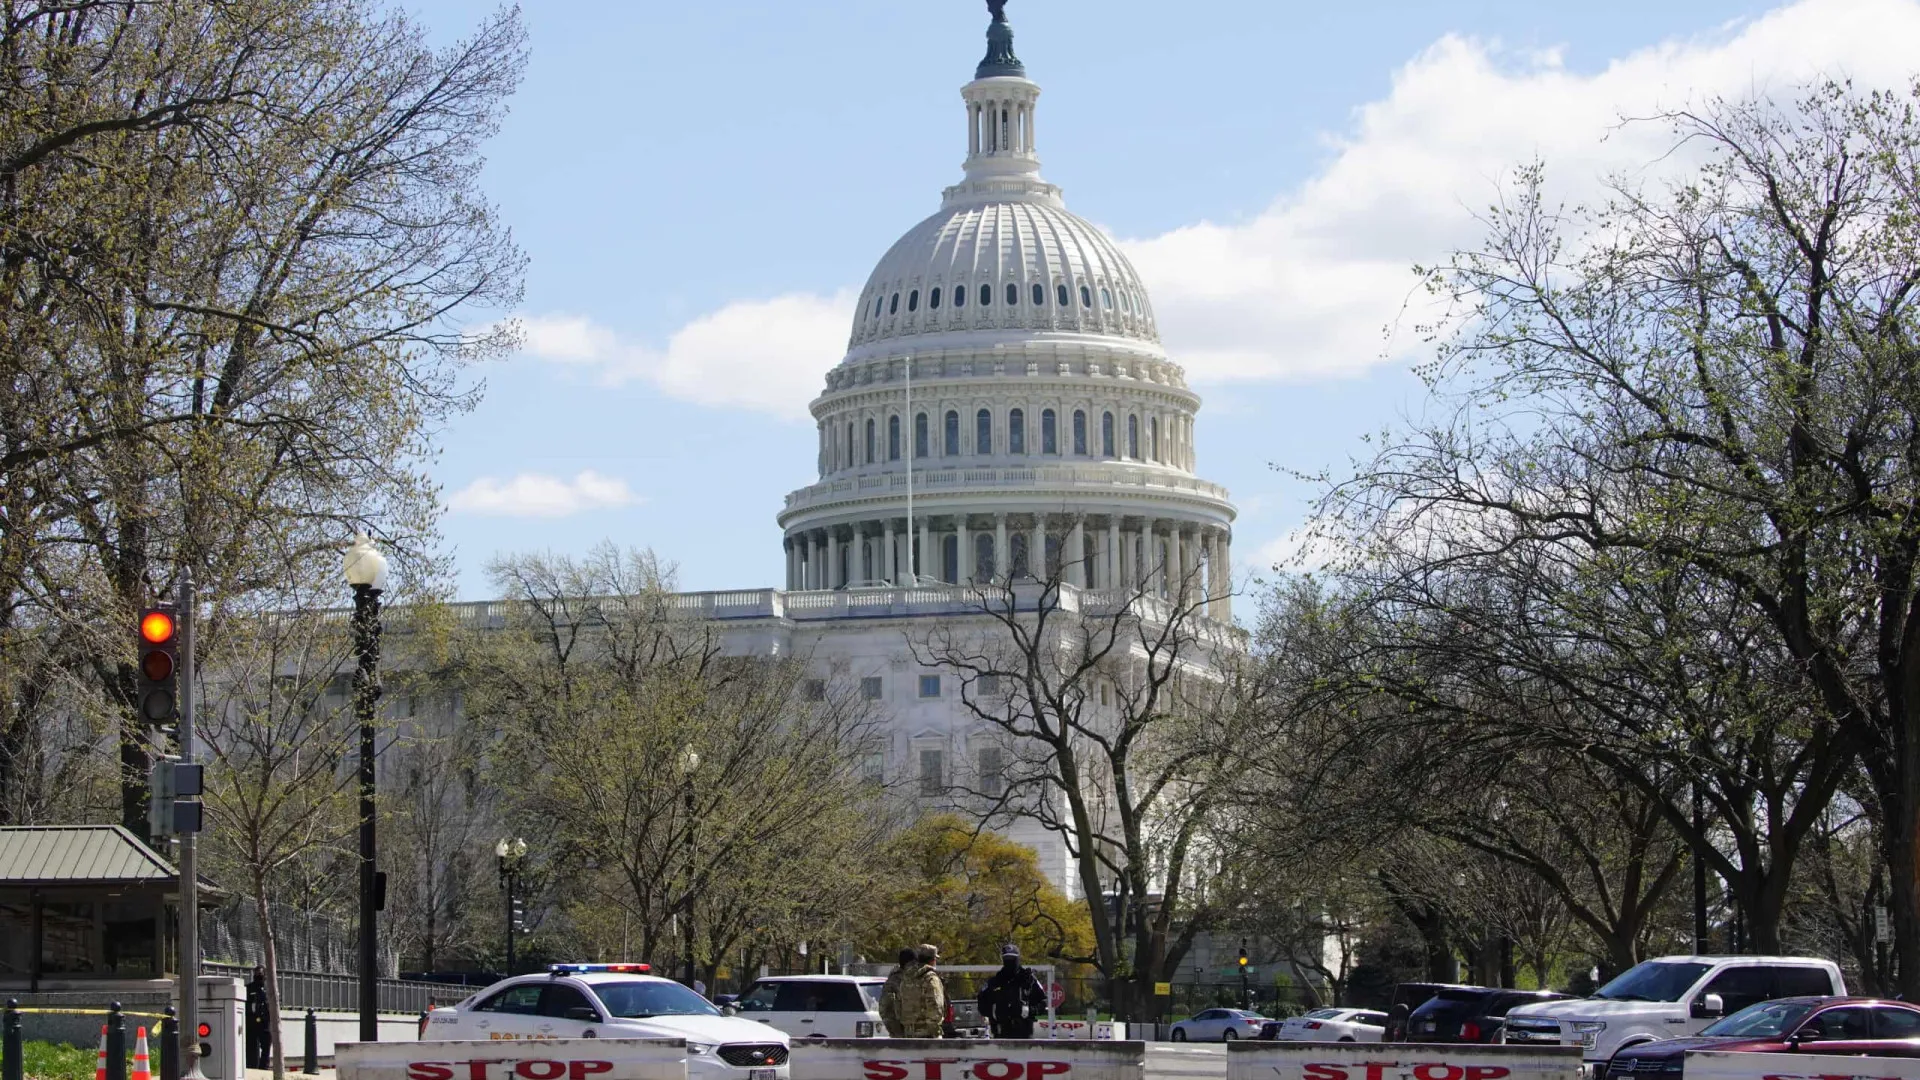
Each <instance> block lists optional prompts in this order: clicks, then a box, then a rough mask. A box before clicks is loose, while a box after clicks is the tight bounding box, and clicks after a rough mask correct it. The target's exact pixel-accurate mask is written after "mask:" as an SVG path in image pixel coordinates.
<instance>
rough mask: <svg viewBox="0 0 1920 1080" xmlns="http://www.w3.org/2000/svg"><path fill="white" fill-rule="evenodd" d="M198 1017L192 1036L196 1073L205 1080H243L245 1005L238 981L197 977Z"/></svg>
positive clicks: (211, 976) (242, 990) (229, 978)
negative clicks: (197, 1056)
mask: <svg viewBox="0 0 1920 1080" xmlns="http://www.w3.org/2000/svg"><path fill="white" fill-rule="evenodd" d="M199 990H200V993H199V996H198V1002H199V1005H198V1011H199V1014H200V1015H199V1017H198V1018H197V1021H196V1025H195V1026H196V1028H197V1030H195V1031H194V1032H193V1033H192V1034H193V1037H194V1039H195V1040H197V1041H198V1042H199V1043H200V1073H201V1075H202V1076H205V1077H206V1078H207V1080H247V1069H246V1048H247V1044H246V1011H245V1009H244V1008H243V1007H242V1006H243V1005H244V1004H245V1003H246V997H245V990H244V989H243V988H242V987H241V985H240V980H239V979H235V978H231V977H228V976H222V975H202V976H200V983H199Z"/></svg>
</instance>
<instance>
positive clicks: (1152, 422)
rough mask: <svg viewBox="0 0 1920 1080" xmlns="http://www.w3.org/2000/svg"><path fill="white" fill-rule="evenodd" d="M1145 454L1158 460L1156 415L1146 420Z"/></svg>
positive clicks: (1158, 430) (1157, 422) (1158, 444)
mask: <svg viewBox="0 0 1920 1080" xmlns="http://www.w3.org/2000/svg"><path fill="white" fill-rule="evenodd" d="M1147 456H1148V457H1151V458H1152V459H1153V460H1155V461H1159V460H1160V418H1159V417H1157V416H1155V417H1150V418H1149V419H1148V420H1147Z"/></svg>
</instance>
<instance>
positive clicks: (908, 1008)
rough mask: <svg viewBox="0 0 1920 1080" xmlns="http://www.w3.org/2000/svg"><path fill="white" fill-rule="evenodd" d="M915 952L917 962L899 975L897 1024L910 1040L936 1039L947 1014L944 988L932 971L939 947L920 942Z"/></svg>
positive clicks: (938, 954)
mask: <svg viewBox="0 0 1920 1080" xmlns="http://www.w3.org/2000/svg"><path fill="white" fill-rule="evenodd" d="M915 952H916V953H917V954H918V955H917V956H915V958H914V959H915V960H916V961H917V963H916V964H915V965H914V966H913V967H911V968H909V969H908V970H907V971H906V972H904V973H903V974H902V975H901V976H900V992H899V999H900V1005H899V1009H900V1024H901V1026H902V1028H904V1029H905V1032H906V1037H907V1038H909V1039H937V1038H939V1037H940V1033H941V1023H942V1022H943V1021H944V1020H945V1019H946V1017H947V989H946V987H945V986H944V985H942V983H941V982H940V975H939V973H938V972H936V971H934V970H933V965H934V964H935V963H936V962H937V961H938V960H939V959H940V950H938V949H936V948H934V947H933V946H931V945H922V946H920V948H919V949H917V950H915Z"/></svg>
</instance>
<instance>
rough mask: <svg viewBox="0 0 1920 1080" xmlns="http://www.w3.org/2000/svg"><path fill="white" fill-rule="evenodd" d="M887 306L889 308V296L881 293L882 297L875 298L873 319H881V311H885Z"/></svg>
mask: <svg viewBox="0 0 1920 1080" xmlns="http://www.w3.org/2000/svg"><path fill="white" fill-rule="evenodd" d="M886 306H887V295H886V294H885V293H881V294H880V295H878V296H876V297H874V298H873V317H874V318H876V319H877V318H879V317H880V312H881V310H882V309H884V308H885V307H886Z"/></svg>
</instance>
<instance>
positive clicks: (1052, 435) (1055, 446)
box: [1040, 409, 1060, 454]
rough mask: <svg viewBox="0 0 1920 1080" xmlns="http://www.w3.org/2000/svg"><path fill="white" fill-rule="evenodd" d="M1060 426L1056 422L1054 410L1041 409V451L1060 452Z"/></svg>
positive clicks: (1044, 452) (1046, 452) (1047, 452)
mask: <svg viewBox="0 0 1920 1080" xmlns="http://www.w3.org/2000/svg"><path fill="white" fill-rule="evenodd" d="M1058 435H1059V432H1058V426H1057V425H1056V424H1055V423H1054V419H1053V410H1052V409H1042V410H1040V452H1041V453H1043V454H1057V453H1059V452H1060V440H1059V438H1058Z"/></svg>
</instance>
